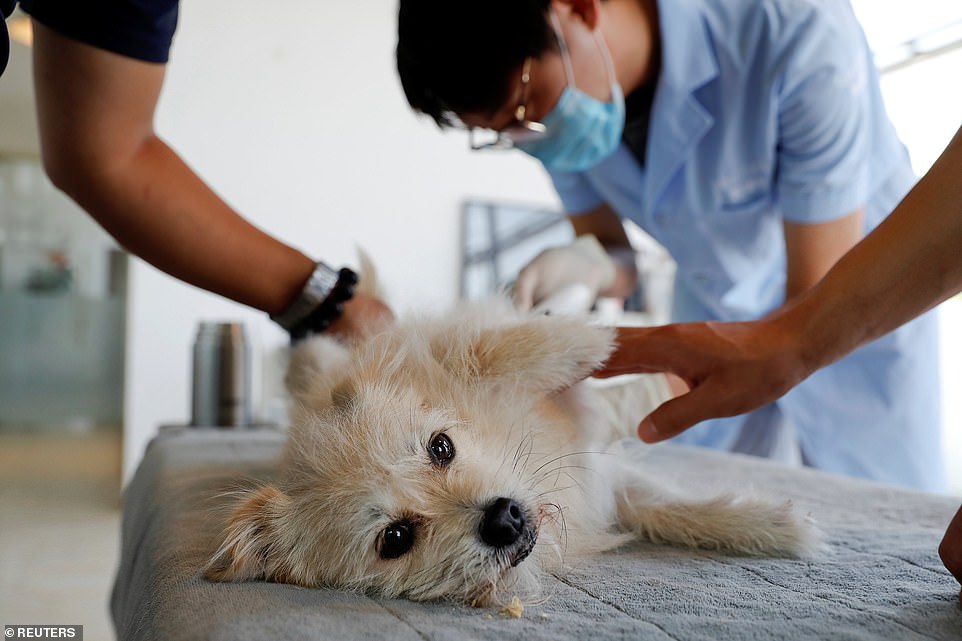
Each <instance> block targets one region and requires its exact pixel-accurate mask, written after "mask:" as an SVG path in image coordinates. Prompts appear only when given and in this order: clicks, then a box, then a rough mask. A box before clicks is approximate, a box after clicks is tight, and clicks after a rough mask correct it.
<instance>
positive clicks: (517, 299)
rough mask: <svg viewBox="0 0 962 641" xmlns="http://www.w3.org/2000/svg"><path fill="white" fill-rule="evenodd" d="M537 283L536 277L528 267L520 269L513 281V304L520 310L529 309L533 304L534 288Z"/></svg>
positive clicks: (525, 310) (526, 310)
mask: <svg viewBox="0 0 962 641" xmlns="http://www.w3.org/2000/svg"><path fill="white" fill-rule="evenodd" d="M537 284H538V277H537V275H536V274H534V273H532V271H531V270H529V269H523V270H521V273H520V274H518V279H517V280H516V281H515V283H514V305H515V307H517V308H518V309H519V310H521V311H522V312H528V311H531V308H532V307H533V306H534V289H535V287H536V286H537Z"/></svg>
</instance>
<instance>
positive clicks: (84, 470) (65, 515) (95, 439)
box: [0, 430, 121, 641]
mask: <svg viewBox="0 0 962 641" xmlns="http://www.w3.org/2000/svg"><path fill="white" fill-rule="evenodd" d="M120 452H121V450H120V431H119V430H112V431H96V432H92V433H83V434H66V435H64V434H53V433H50V432H44V433H38V434H31V433H29V432H24V433H18V434H4V433H0V626H2V625H3V624H11V623H23V624H57V623H59V624H82V625H83V626H84V639H85V640H86V641H109V640H110V639H113V638H114V635H113V628H112V625H111V624H110V619H109V616H108V611H107V607H108V599H109V594H110V585H111V582H112V580H113V573H114V570H115V567H116V564H117V556H118V549H119V548H118V545H119V541H120V456H121V454H120Z"/></svg>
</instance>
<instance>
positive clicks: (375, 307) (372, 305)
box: [328, 292, 394, 341]
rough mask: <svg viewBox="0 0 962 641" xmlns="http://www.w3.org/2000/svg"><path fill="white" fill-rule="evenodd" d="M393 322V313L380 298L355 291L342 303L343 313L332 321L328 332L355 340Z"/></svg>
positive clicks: (367, 336)
mask: <svg viewBox="0 0 962 641" xmlns="http://www.w3.org/2000/svg"><path fill="white" fill-rule="evenodd" d="M393 322H394V313H393V312H392V311H391V308H390V307H388V306H387V304H385V303H384V301H382V300H381V299H380V298H377V297H376V296H372V295H371V294H367V293H365V292H356V293H355V294H354V297H353V298H351V300H349V301H347V303H345V305H344V313H343V314H341V317H340V318H338V319H337V320H336V321H334V322H333V323H332V324H331V326H330V328H329V329H328V332H329V333H330V334H331V335H333V336H337V337H339V338H342V339H345V340H348V341H356V340H362V339H366V338H370V337H371V336H373V335H375V334H378V333H380V332H382V331H383V330H385V329H387V328H388V327H390V326H391V324H392V323H393Z"/></svg>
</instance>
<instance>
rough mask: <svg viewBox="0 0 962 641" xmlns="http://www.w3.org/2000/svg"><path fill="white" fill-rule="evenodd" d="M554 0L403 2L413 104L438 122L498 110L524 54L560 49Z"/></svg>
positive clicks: (401, 30)
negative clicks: (550, 15)
mask: <svg viewBox="0 0 962 641" xmlns="http://www.w3.org/2000/svg"><path fill="white" fill-rule="evenodd" d="M550 4H551V0H400V4H399V9H398V41H397V50H396V55H397V69H398V75H399V76H400V78H401V86H402V87H403V88H404V95H405V96H406V97H407V100H408V103H409V104H410V105H411V107H413V108H414V109H415V110H416V111H420V112H422V113H425V114H427V115H429V116H431V118H433V119H434V121H435V122H436V123H438V125H439V126H442V127H444V126H450V125H452V124H454V123H453V121H452V119H451V116H452V114H462V113H484V114H493V113H494V112H496V111H497V110H498V109H500V108H501V107H502V106H503V105H504V103H505V101H506V100H507V99H508V96H509V95H510V92H511V86H510V83H509V80H510V79H511V78H512V72H513V71H515V70H516V69H518V68H520V67H521V65H522V64H523V63H524V60H525V58H527V57H529V56H533V57H537V56H539V55H541V54H542V53H543V52H545V51H547V50H548V49H551V48H555V47H557V43H556V42H555V37H554V32H553V30H552V29H551V26H550V24H549V23H548V8H549V6H550Z"/></svg>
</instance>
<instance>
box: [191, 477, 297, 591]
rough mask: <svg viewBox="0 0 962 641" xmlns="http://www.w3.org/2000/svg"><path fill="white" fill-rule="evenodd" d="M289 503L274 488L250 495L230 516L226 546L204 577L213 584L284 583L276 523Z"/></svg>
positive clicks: (263, 489)
mask: <svg viewBox="0 0 962 641" xmlns="http://www.w3.org/2000/svg"><path fill="white" fill-rule="evenodd" d="M289 503H290V500H289V499H288V497H287V495H285V494H284V493H283V492H281V491H280V490H279V489H277V488H276V487H274V486H273V485H265V486H264V487H261V488H260V489H257V490H254V491H252V492H250V493H249V494H248V495H247V496H246V497H245V498H244V499H243V500H242V501H241V502H240V503H239V504H238V505H237V507H236V508H235V509H234V511H233V513H232V514H231V516H230V519H229V520H228V524H227V531H226V537H225V539H224V542H223V543H222V544H221V546H220V548H219V549H218V550H217V552H216V553H215V554H214V556H213V558H212V559H211V560H210V563H208V565H207V570H206V572H205V573H204V576H205V577H206V578H207V579H208V580H210V581H251V580H255V579H273V580H283V578H284V576H283V575H284V572H285V570H284V568H283V567H282V565H281V561H280V559H282V558H283V555H282V554H279V553H278V550H277V548H276V546H277V543H278V541H277V537H276V528H275V523H276V521H277V519H278V517H280V516H281V514H283V512H284V511H285V510H286V509H287V507H288V505H289Z"/></svg>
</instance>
